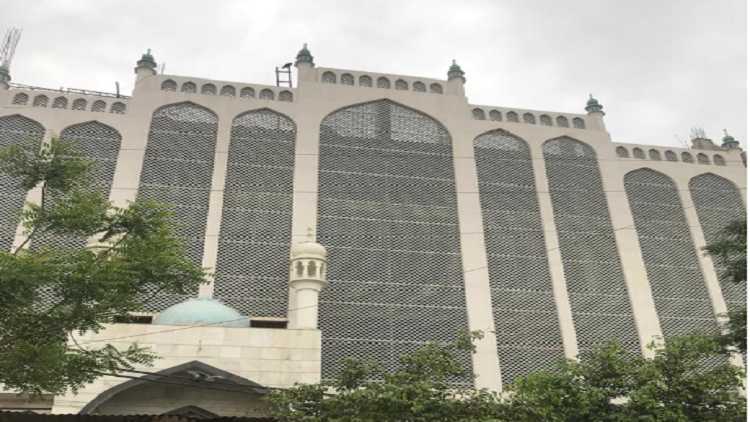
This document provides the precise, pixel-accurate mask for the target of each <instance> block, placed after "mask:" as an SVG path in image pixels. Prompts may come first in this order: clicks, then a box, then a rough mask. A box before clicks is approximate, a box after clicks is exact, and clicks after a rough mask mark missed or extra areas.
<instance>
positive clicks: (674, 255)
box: [0, 46, 746, 417]
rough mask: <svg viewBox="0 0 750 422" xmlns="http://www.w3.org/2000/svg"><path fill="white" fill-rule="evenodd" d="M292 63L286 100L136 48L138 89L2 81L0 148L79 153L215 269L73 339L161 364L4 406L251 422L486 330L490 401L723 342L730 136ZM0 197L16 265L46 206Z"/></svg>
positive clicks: (473, 370) (477, 370) (1, 398)
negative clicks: (558, 368)
mask: <svg viewBox="0 0 750 422" xmlns="http://www.w3.org/2000/svg"><path fill="white" fill-rule="evenodd" d="M294 67H295V68H296V75H297V78H296V83H295V84H294V85H295V86H294V87H292V86H291V85H292V84H291V83H289V84H288V86H284V85H283V84H279V85H280V86H267V85H258V84H252V83H245V82H231V81H218V80H208V79H202V78H198V77H192V76H180V75H169V74H160V73H158V72H157V64H156V61H155V58H154V56H153V55H152V54H151V52H150V51H149V52H148V53H146V54H143V56H142V57H141V58H140V60H138V61H137V63H136V67H135V78H136V81H135V88H134V89H133V92H132V95H131V96H124V95H119V94H109V93H101V92H93V91H86V90H79V89H48V88H41V87H35V86H27V85H21V84H16V83H13V82H11V72H10V69H8V68H0V106H2V108H0V146H7V145H11V144H14V143H17V142H20V141H22V140H30V141H33V142H36V144H37V145H41V144H43V143H45V142H48V141H49V140H50V139H51V138H52V137H59V139H61V141H62V142H69V141H77V142H78V145H79V147H80V149H81V150H82V151H83V153H84V154H85V155H86V156H87V157H88V158H89V159H91V160H94V161H95V163H96V164H97V170H96V172H95V177H96V180H95V184H96V187H97V189H101V190H102V191H103V192H108V193H109V198H110V200H111V201H112V202H113V203H114V204H115V205H118V206H125V205H126V204H127V203H128V202H129V201H134V200H138V199H155V200H158V201H161V202H164V203H167V204H168V205H170V206H171V207H172V209H173V210H174V213H175V215H176V220H177V223H178V224H179V225H178V229H177V230H178V234H179V236H180V237H181V238H182V239H183V240H184V242H185V245H186V250H187V253H188V255H189V257H190V258H191V259H192V260H193V261H194V262H195V263H197V264H200V265H202V266H203V267H206V268H208V269H210V271H211V273H212V274H211V276H210V279H209V280H208V281H209V282H208V283H206V284H204V285H202V286H201V288H200V290H199V291H196V292H195V294H193V295H184V296H178V295H166V294H165V295H160V296H158V297H156V298H155V299H154V300H153V301H152V302H150V304H149V305H148V307H147V308H146V309H142V310H141V312H138V313H135V314H134V315H135V316H136V317H134V318H133V319H132V320H129V321H128V322H123V323H118V324H111V325H108V326H107V327H106V329H105V330H103V331H101V332H99V333H98V334H87V335H85V336H83V337H82V338H81V340H80V341H81V343H82V344H89V345H91V346H92V347H94V346H95V345H97V344H99V345H103V344H106V343H111V344H113V345H116V346H123V347H125V346H127V345H129V344H131V343H132V342H134V341H137V342H138V343H139V344H140V345H142V346H149V347H151V349H152V350H153V351H154V352H156V353H157V354H158V355H159V356H160V357H161V358H160V359H158V360H157V361H156V362H155V366H153V367H150V368H144V369H143V371H142V372H141V373H134V374H131V375H130V376H129V377H128V378H124V377H114V376H105V377H102V378H100V379H98V380H97V381H95V382H94V383H92V384H90V385H87V386H85V387H84V388H82V389H81V390H80V391H78V392H77V394H73V393H69V394H66V395H62V396H56V397H51V396H50V397H46V398H45V399H44V400H41V399H36V401H34V402H33V403H32V402H30V401H23V400H20V399H15V398H13V397H14V396H13V395H11V394H10V393H7V392H6V393H5V394H2V395H0V408H5V409H10V408H13V409H32V410H34V411H39V412H51V413H65V414H73V413H80V414H90V415H97V414H99V415H101V414H184V415H197V416H201V415H204V416H206V417H207V416H210V415H222V416H232V415H235V416H243V415H244V416H248V415H263V414H266V413H267V409H268V407H267V406H268V404H267V402H266V401H264V397H265V396H266V395H267V394H268V392H269V391H270V390H271V389H274V388H286V387H290V386H292V385H294V384H295V383H316V382H319V381H321V380H324V379H330V378H332V377H333V376H335V374H336V372H337V370H338V369H339V368H340V363H341V362H342V360H343V359H344V358H347V357H351V358H367V359H373V360H375V361H376V362H378V363H379V364H380V365H382V367H384V368H386V369H389V368H391V369H392V368H394V367H395V366H396V365H397V363H398V358H399V356H401V355H403V354H404V353H407V352H409V351H412V350H415V349H416V348H418V347H419V346H420V345H422V344H424V343H426V342H429V341H437V342H448V341H451V340H452V339H454V338H455V336H456V335H457V333H459V332H461V331H466V330H481V331H482V332H483V333H484V334H485V335H484V338H483V339H481V340H480V341H478V343H477V349H476V352H475V353H474V354H469V353H468V352H467V353H465V354H463V355H460V356H459V359H460V361H461V362H462V364H463V365H464V366H465V368H466V369H467V370H468V373H469V374H473V375H474V376H473V377H472V376H467V377H464V378H461V379H456V380H454V382H455V383H457V384H459V385H470V386H474V387H476V388H488V389H491V390H495V391H501V390H502V389H503V386H505V385H508V384H509V383H512V382H513V380H514V379H516V378H518V377H519V376H522V375H524V374H528V373H530V372H532V371H537V370H541V369H546V368H551V367H552V366H553V365H554V364H555V363H556V362H557V361H559V360H560V359H562V358H565V357H568V358H574V357H576V356H577V355H578V354H579V353H582V352H584V351H587V350H590V349H591V348H593V347H595V346H596V345H598V344H601V343H603V342H606V341H608V340H611V339H616V340H619V341H620V342H621V344H623V345H624V346H625V347H626V348H627V349H629V350H632V351H633V352H634V353H642V354H644V355H646V356H648V355H650V354H652V353H653V351H652V350H651V349H649V347H648V345H649V344H650V343H652V342H654V341H656V342H659V341H662V339H664V338H666V339H669V338H670V337H672V336H678V335H682V334H687V333H690V332H693V331H696V330H702V331H708V332H717V331H718V322H719V321H720V318H721V317H719V316H717V315H721V314H724V313H726V312H727V311H728V310H731V309H735V307H739V306H742V305H743V304H744V302H745V291H744V287H743V286H737V285H733V284H728V283H723V282H722V281H720V280H719V278H718V277H717V272H716V269H715V266H714V263H713V262H712V261H711V259H710V258H709V257H707V256H706V255H705V254H704V253H703V251H702V249H701V248H702V247H703V246H704V245H706V243H707V242H710V241H711V240H713V239H715V238H716V236H717V233H718V231H719V230H720V229H721V228H723V227H724V226H725V225H726V224H727V223H729V222H730V221H732V220H735V219H738V218H745V209H746V203H745V199H744V196H745V189H746V181H745V172H746V169H745V164H744V153H743V152H742V149H741V148H740V146H739V142H738V141H737V140H735V139H734V138H733V137H732V136H730V135H728V134H725V136H724V138H723V139H722V142H721V145H716V144H714V143H713V141H711V140H710V139H707V138H706V137H697V138H696V139H693V140H692V146H691V147H690V148H674V147H664V146H654V145H636V144H630V143H627V144H626V143H618V142H614V141H612V139H611V137H610V134H609V133H608V132H607V130H606V127H605V119H604V116H605V113H604V107H603V106H602V104H600V103H599V101H597V100H596V99H595V98H593V97H590V98H589V99H588V101H587V102H586V104H585V113H568V112H553V111H540V110H525V109H518V108H514V107H505V106H492V105H477V104H471V103H470V102H469V101H468V99H467V97H466V94H465V91H464V89H465V84H466V83H470V77H469V78H467V75H465V73H464V71H463V70H462V69H461V67H460V66H459V65H458V64H457V63H456V62H455V61H454V62H453V64H452V65H450V67H449V68H448V72H447V78H446V79H430V78H425V77H416V76H406V75H396V74H378V73H374V72H368V71H355V70H346V69H334V68H323V67H319V66H317V65H316V63H315V61H314V59H313V55H312V54H311V52H310V50H309V49H308V48H307V46H305V47H304V48H302V50H300V51H299V53H298V54H297V57H296V61H295V63H294ZM13 76H14V77H15V76H17V75H13ZM0 196H2V201H0V247H2V248H6V249H9V248H11V247H13V246H17V245H20V244H21V243H22V242H23V240H24V238H23V233H22V231H21V230H20V229H19V227H18V223H19V211H20V210H21V209H22V207H23V204H24V201H29V202H34V201H38V200H39V192H38V191H37V190H32V191H30V192H29V193H28V194H27V193H26V192H22V191H19V190H18V189H17V188H16V187H15V186H14V185H13V184H11V183H10V182H9V180H8V179H0ZM74 242H80V240H76V239H63V238H40V239H38V240H34V241H32V242H31V247H35V246H39V245H42V246H43V245H45V244H46V245H56V244H57V245H60V244H65V245H75V244H76V243H74ZM34 243H37V245H34ZM735 360H736V361H737V362H738V364H741V360H739V359H735Z"/></svg>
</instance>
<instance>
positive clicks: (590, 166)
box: [543, 137, 640, 354]
mask: <svg viewBox="0 0 750 422" xmlns="http://www.w3.org/2000/svg"><path fill="white" fill-rule="evenodd" d="M543 150H544V164H545V168H546V170H547V179H548V183H549V190H550V196H551V198H552V208H553V211H554V215H555V224H556V226H557V234H558V239H559V242H560V255H561V257H562V261H563V268H564V272H565V280H566V283H567V286H568V295H569V297H570V306H571V311H572V313H573V323H574V324H575V329H576V337H577V339H578V348H579V351H580V352H586V351H588V350H590V349H591V348H592V347H595V346H597V345H599V344H602V343H604V342H607V341H609V340H613V339H616V340H618V341H619V342H620V343H621V344H622V345H623V346H624V347H625V348H626V349H627V350H629V351H631V352H632V353H635V354H640V343H639V339H638V333H637V331H636V327H635V322H634V320H633V311H632V309H631V306H630V300H629V298H628V292H627V289H626V286H625V278H624V276H623V273H622V265H621V263H620V257H619V255H618V253H617V245H616V242H615V233H614V229H613V228H612V221H611V219H610V217H609V208H608V206H607V199H606V196H605V193H604V189H603V187H602V181H601V176H600V173H599V164H598V162H597V160H596V153H595V152H594V150H593V149H592V148H591V147H590V146H588V145H586V144H583V143H581V142H579V141H576V140H574V139H572V138H567V137H563V138H556V139H553V140H551V141H548V142H547V143H545V144H544V147H543Z"/></svg>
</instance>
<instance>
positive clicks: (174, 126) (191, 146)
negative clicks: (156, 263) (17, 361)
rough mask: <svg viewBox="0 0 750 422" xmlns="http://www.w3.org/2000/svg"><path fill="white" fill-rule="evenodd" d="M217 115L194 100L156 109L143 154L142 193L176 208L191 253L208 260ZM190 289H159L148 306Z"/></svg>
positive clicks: (154, 306) (162, 304) (194, 258)
mask: <svg viewBox="0 0 750 422" xmlns="http://www.w3.org/2000/svg"><path fill="white" fill-rule="evenodd" d="M217 126H218V118H217V116H216V114H215V113H214V112H212V111H210V110H208V109H207V108H205V107H201V106H199V105H197V104H194V103H191V102H183V103H176V104H169V105H165V106H163V107H160V108H158V109H156V111H154V113H153V115H152V117H151V126H150V128H149V133H148V143H147V144H146V152H145V154H144V158H143V168H142V170H141V177H140V185H139V187H138V198H139V199H153V200H156V201H159V202H163V203H166V204H167V205H169V206H170V207H171V208H172V211H173V213H174V219H175V222H177V223H178V224H177V225H176V229H175V231H176V234H177V235H178V236H179V237H180V238H181V239H182V240H183V242H184V244H185V253H186V255H187V256H188V257H189V258H190V259H191V260H192V261H193V262H194V263H196V264H198V265H201V263H202V260H203V238H204V235H205V231H206V218H207V215H208V198H209V194H210V191H211V178H212V174H213V165H214V151H215V147H216V131H217ZM187 297H188V295H159V296H157V297H156V298H154V300H153V301H152V303H151V304H150V305H149V306H150V308H149V309H148V310H152V311H158V310H162V309H164V308H167V307H168V306H171V305H173V304H175V303H178V302H181V301H183V300H185V299H186V298H187Z"/></svg>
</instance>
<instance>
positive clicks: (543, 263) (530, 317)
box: [474, 130, 564, 384]
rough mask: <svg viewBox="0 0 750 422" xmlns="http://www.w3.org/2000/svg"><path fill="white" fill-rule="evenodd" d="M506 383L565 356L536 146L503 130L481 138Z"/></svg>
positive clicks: (478, 150) (483, 196)
mask: <svg viewBox="0 0 750 422" xmlns="http://www.w3.org/2000/svg"><path fill="white" fill-rule="evenodd" d="M474 158H475V160H476V165H477V177H478V179H479V197H480V201H481V205H482V219H483V222H484V240H485V245H486V248H487V264H488V266H489V275H490V288H491V289H492V311H493V315H494V319H495V332H496V337H497V348H498V358H499V359H500V371H501V373H502V379H503V383H505V384H510V383H512V382H513V380H514V379H516V378H517V377H518V376H523V375H526V374H528V373H530V372H534V371H538V370H543V369H553V368H554V365H555V364H556V363H557V362H558V361H559V360H561V359H563V358H564V353H563V345H562V337H561V334H560V324H559V321H558V318H557V310H556V306H555V300H554V297H553V295H552V280H551V278H550V273H549V264H548V262H547V251H546V246H545V243H544V229H543V227H542V221H541V216H540V214H539V203H538V201H537V195H536V185H535V183H534V169H533V167H532V164H531V154H530V152H529V147H528V145H527V144H526V142H524V141H523V140H522V139H520V138H518V137H516V136H514V135H512V134H510V133H508V132H506V131H503V130H496V131H493V132H490V133H486V134H484V135H481V136H479V137H477V138H476V139H475V140H474Z"/></svg>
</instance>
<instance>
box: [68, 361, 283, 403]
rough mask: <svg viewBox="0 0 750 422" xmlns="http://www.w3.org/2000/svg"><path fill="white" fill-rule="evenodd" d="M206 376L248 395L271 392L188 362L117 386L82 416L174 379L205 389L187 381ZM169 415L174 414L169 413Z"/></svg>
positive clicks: (218, 370) (215, 369)
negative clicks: (134, 391) (120, 396)
mask: <svg viewBox="0 0 750 422" xmlns="http://www.w3.org/2000/svg"><path fill="white" fill-rule="evenodd" d="M194 373H199V374H206V375H208V376H216V377H220V379H221V380H222V381H223V382H226V383H231V384H235V385H236V386H237V387H244V388H245V390H246V391H247V393H249V394H251V395H264V394H268V392H269V390H268V389H267V388H266V387H263V386H262V385H260V384H258V383H256V382H254V381H251V380H249V379H247V378H243V377H240V376H238V375H235V374H233V373H231V372H227V371H224V370H222V369H219V368H216V367H213V366H211V365H208V364H205V363H203V362H200V361H196V360H194V361H191V362H186V363H183V364H180V365H177V366H173V367H171V368H167V369H163V370H161V371H159V372H156V373H153V374H148V375H144V376H142V377H139V378H137V379H131V380H129V381H125V382H123V383H121V384H117V385H115V386H113V387H111V388H109V389H107V390H105V391H103V392H102V393H100V394H99V395H98V396H96V397H95V398H94V399H93V400H91V401H90V402H89V403H88V404H87V405H86V406H84V407H83V409H81V411H80V414H81V415H93V414H96V413H97V409H98V408H99V407H101V406H102V405H103V404H105V403H106V402H108V401H110V400H112V399H113V398H114V397H115V396H117V395H118V394H120V393H123V392H126V391H129V390H132V389H137V388H140V387H142V386H144V385H151V384H153V382H154V381H157V382H158V381H160V380H161V381H162V382H167V381H170V378H171V379H172V380H171V382H174V383H178V384H182V385H183V387H182V388H190V387H194V388H205V381H201V380H198V381H186V379H187V380H191V379H193V374H194ZM167 414H172V413H171V412H167Z"/></svg>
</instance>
